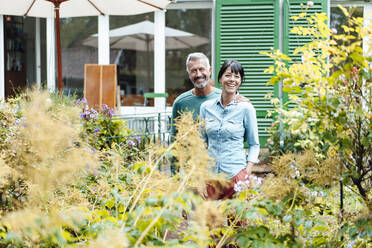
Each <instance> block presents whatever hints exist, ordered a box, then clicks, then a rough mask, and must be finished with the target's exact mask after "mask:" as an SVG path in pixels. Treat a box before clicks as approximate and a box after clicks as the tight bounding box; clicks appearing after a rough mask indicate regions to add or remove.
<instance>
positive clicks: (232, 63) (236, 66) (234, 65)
mask: <svg viewBox="0 0 372 248" xmlns="http://www.w3.org/2000/svg"><path fill="white" fill-rule="evenodd" d="M228 67H230V69H231V71H232V72H233V73H236V74H239V75H240V77H241V78H242V83H243V80H244V69H243V66H242V65H241V64H240V63H239V62H238V61H236V60H233V59H228V60H225V61H224V62H223V65H222V66H221V69H220V71H219V72H218V81H220V79H221V78H222V75H223V74H224V73H225V71H226V69H227V68H228Z"/></svg>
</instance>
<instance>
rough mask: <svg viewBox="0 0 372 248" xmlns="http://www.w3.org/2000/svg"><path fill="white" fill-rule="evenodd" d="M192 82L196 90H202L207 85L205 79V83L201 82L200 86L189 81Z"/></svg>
mask: <svg viewBox="0 0 372 248" xmlns="http://www.w3.org/2000/svg"><path fill="white" fill-rule="evenodd" d="M198 79H199V78H196V80H195V81H197V80H198ZM191 82H192V84H193V85H194V86H195V87H196V88H198V89H203V88H204V87H205V86H207V84H208V79H205V81H204V82H203V83H201V84H197V83H195V82H194V81H191Z"/></svg>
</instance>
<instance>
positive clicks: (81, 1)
mask: <svg viewBox="0 0 372 248" xmlns="http://www.w3.org/2000/svg"><path fill="white" fill-rule="evenodd" d="M169 3H170V2H169V0H1V1H0V15H18V16H33V17H50V18H53V17H55V21H56V42H57V63H58V89H59V91H60V92H61V91H62V59H61V39H60V27H59V18H60V17H62V18H63V17H77V16H95V15H135V14H141V13H146V12H152V11H155V10H163V9H164V8H165V7H166V6H167V5H168V4H169Z"/></svg>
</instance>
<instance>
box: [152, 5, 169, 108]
mask: <svg viewBox="0 0 372 248" xmlns="http://www.w3.org/2000/svg"><path fill="white" fill-rule="evenodd" d="M154 15H155V16H154V17H155V18H154V19H155V28H154V34H155V35H154V91H155V93H165V12H164V11H155V13H154ZM165 100H166V99H165V98H159V97H157V98H155V99H154V102H155V104H154V105H155V109H157V110H159V111H160V112H164V111H165V109H164V108H165Z"/></svg>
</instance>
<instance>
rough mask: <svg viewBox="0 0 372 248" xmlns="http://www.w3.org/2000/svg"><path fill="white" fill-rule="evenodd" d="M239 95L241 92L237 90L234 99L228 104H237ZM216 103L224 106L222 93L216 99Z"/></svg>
mask: <svg viewBox="0 0 372 248" xmlns="http://www.w3.org/2000/svg"><path fill="white" fill-rule="evenodd" d="M238 95H239V92H236V94H235V96H234V99H233V100H232V101H231V102H230V103H229V104H227V105H226V106H229V105H233V104H237V103H238V102H237V101H236V97H237V96H238ZM216 104H217V105H220V106H221V107H222V106H223V105H222V93H221V96H220V97H219V98H217V100H216Z"/></svg>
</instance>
